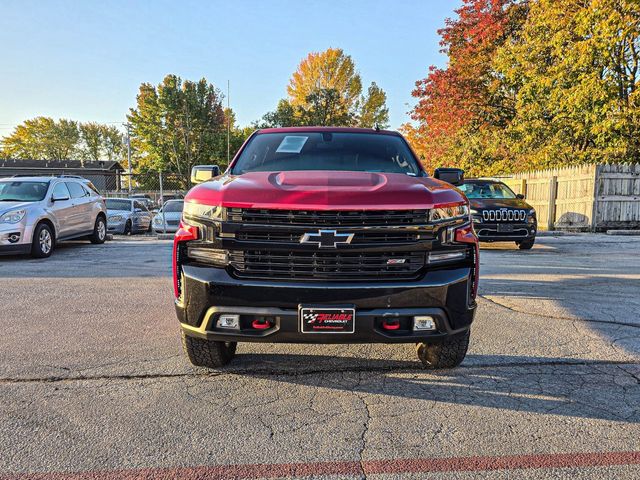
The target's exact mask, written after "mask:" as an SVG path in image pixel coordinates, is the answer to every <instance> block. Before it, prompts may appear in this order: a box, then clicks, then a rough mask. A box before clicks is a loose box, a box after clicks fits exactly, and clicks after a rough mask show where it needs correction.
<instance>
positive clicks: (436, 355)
mask: <svg viewBox="0 0 640 480" xmlns="http://www.w3.org/2000/svg"><path fill="white" fill-rule="evenodd" d="M470 333H471V332H470V331H469V330H467V331H466V332H464V333H459V334H457V335H454V336H452V337H450V338H447V339H445V340H444V341H442V342H438V343H431V344H427V343H419V344H418V345H417V348H416V350H417V353H418V358H419V359H420V361H421V362H422V364H423V365H424V367H425V368H428V369H429V370H440V369H445V368H455V367H457V366H458V365H460V364H461V363H462V361H463V360H464V357H465V355H466V354H467V348H469V336H470Z"/></svg>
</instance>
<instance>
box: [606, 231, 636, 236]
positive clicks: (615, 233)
mask: <svg viewBox="0 0 640 480" xmlns="http://www.w3.org/2000/svg"><path fill="white" fill-rule="evenodd" d="M607 235H619V236H632V235H640V230H607Z"/></svg>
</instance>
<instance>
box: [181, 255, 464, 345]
mask: <svg viewBox="0 0 640 480" xmlns="http://www.w3.org/2000/svg"><path fill="white" fill-rule="evenodd" d="M183 275H184V277H183V279H184V280H183V283H182V286H183V297H182V298H183V300H182V301H178V302H176V311H177V315H178V319H179V320H180V323H181V327H182V329H183V331H184V332H185V333H186V334H187V335H191V336H197V337H201V338H208V339H210V340H220V341H238V342H289V343H414V342H429V341H431V342H437V341H438V340H442V339H443V338H446V337H447V336H449V335H452V334H456V333H460V332H463V331H465V330H467V329H468V328H469V326H470V325H471V322H472V321H473V317H474V314H475V308H476V304H475V301H474V300H472V299H471V290H472V285H471V268H469V267H460V268H450V269H439V270H433V271H430V272H428V273H427V274H425V275H424V276H423V277H422V278H421V279H419V280H412V281H393V282H391V281H380V282H349V283H347V282H302V281H300V282H281V281H277V282H267V281H262V280H246V279H242V280H240V279H236V278H234V277H233V276H232V275H230V274H229V273H228V272H227V271H226V270H225V269H222V268H212V267H200V266H194V265H184V266H183ZM300 305H310V306H316V307H318V306H320V307H326V306H331V305H340V306H353V307H355V309H356V322H355V332H354V333H312V334H309V333H301V332H300V326H299V325H300V324H299V320H298V308H299V306H300ZM220 313H234V314H238V315H241V317H242V318H244V317H247V318H251V317H252V316H254V317H255V316H263V317H264V316H268V317H271V318H272V319H273V326H272V327H271V328H269V329H267V330H255V329H252V328H251V327H250V322H249V323H247V322H245V323H242V322H241V323H242V325H243V326H247V328H244V327H243V328H241V330H240V331H229V330H222V329H216V326H215V324H216V320H217V317H218V315H219V314H220ZM414 315H431V316H433V317H434V319H435V321H436V324H437V330H436V331H430V332H424V331H418V332H414V331H413V330H412V326H413V323H412V322H413V316H414ZM388 317H395V318H397V319H399V320H400V328H399V329H397V330H392V331H389V330H385V329H384V328H383V327H382V323H383V320H384V319H386V318H388Z"/></svg>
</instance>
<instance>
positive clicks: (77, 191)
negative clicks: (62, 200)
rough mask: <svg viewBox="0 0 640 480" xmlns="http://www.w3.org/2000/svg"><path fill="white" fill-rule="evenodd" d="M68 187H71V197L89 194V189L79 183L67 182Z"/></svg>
mask: <svg viewBox="0 0 640 480" xmlns="http://www.w3.org/2000/svg"><path fill="white" fill-rule="evenodd" d="M67 188H68V189H69V192H71V198H82V197H88V196H89V194H88V193H87V191H86V190H85V189H84V188H83V187H82V185H80V184H79V183H75V182H67Z"/></svg>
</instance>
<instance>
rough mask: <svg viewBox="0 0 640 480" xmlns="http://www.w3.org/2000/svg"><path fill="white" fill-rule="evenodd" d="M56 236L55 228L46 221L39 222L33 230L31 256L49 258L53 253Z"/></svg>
mask: <svg viewBox="0 0 640 480" xmlns="http://www.w3.org/2000/svg"><path fill="white" fill-rule="evenodd" d="M54 246H55V237H54V235H53V229H52V228H51V227H50V226H49V225H47V224H46V223H41V224H39V225H38V226H37V227H36V229H35V231H34V232H33V241H32V242H31V256H32V257H33V258H47V257H50V256H51V253H53V247H54Z"/></svg>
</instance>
